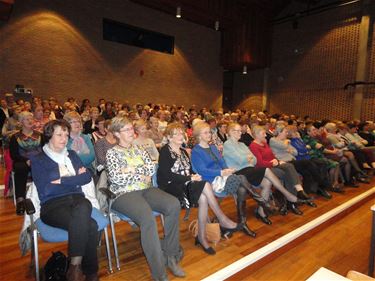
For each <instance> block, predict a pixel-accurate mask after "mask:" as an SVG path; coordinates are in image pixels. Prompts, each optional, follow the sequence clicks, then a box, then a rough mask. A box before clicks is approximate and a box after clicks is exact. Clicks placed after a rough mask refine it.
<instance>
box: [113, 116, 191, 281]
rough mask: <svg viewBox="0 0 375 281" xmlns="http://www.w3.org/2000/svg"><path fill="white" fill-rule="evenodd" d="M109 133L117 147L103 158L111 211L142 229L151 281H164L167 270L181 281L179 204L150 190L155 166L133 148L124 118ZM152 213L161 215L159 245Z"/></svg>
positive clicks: (130, 130)
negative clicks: (162, 222) (162, 234)
mask: <svg viewBox="0 0 375 281" xmlns="http://www.w3.org/2000/svg"><path fill="white" fill-rule="evenodd" d="M110 130H111V131H112V133H113V135H114V136H115V137H116V138H117V140H118V144H117V145H116V146H114V147H113V148H111V149H109V150H108V152H107V154H106V163H107V165H106V169H107V173H108V180H109V183H110V186H109V188H110V190H111V191H112V192H114V193H115V194H116V200H115V202H114V203H113V205H112V206H113V209H114V210H116V211H118V212H120V213H122V214H125V215H126V216H128V217H129V218H130V219H131V220H132V221H134V222H135V223H136V224H137V225H138V226H139V227H140V229H141V244H142V248H143V251H144V254H145V256H146V259H147V262H148V264H149V266H150V269H151V274H152V278H153V279H154V280H167V272H166V267H168V268H169V269H170V270H171V271H172V273H173V274H174V275H175V276H178V277H184V276H185V272H184V271H183V270H182V269H181V267H180V266H179V265H178V263H179V258H178V257H179V252H180V245H179V240H180V239H179V214H180V205H179V202H178V200H177V199H176V198H175V197H173V196H171V195H170V194H168V193H166V192H164V191H163V190H161V189H160V188H153V187H152V184H151V177H152V175H153V174H154V172H155V164H154V163H153V161H152V160H151V158H150V156H149V154H148V153H147V151H145V150H143V149H142V148H141V147H140V146H137V145H133V140H134V128H133V125H132V122H131V121H130V120H129V119H127V118H125V117H115V118H113V119H112V124H111V126H110ZM153 211H157V212H160V213H162V214H163V215H164V221H165V224H164V234H165V236H164V239H163V241H160V239H159V235H158V228H157V224H156V221H155V217H154V215H153V213H152V212H153Z"/></svg>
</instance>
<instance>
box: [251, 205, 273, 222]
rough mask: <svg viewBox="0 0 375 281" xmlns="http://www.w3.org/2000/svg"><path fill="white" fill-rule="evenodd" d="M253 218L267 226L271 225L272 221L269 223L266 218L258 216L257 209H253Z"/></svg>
mask: <svg viewBox="0 0 375 281" xmlns="http://www.w3.org/2000/svg"><path fill="white" fill-rule="evenodd" d="M255 217H256V218H257V219H258V220H260V221H262V222H263V223H264V224H267V225H271V224H272V221H270V220H269V219H268V216H264V217H262V216H261V215H260V214H259V209H258V208H257V209H255Z"/></svg>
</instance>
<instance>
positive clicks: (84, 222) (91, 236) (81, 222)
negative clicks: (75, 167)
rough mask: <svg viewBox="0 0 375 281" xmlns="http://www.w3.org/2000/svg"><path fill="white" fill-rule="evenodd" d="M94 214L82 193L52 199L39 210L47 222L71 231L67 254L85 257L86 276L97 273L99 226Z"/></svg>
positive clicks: (83, 260)
mask: <svg viewBox="0 0 375 281" xmlns="http://www.w3.org/2000/svg"><path fill="white" fill-rule="evenodd" d="M91 211H92V206H91V203H90V201H89V200H87V199H86V198H85V197H84V196H83V195H81V194H73V195H67V196H64V197H60V198H56V199H51V200H49V201H48V202H47V203H45V204H43V205H42V207H41V210H40V218H41V219H42V221H43V222H44V223H46V224H48V225H50V226H54V227H58V228H62V229H65V230H66V231H68V234H69V241H68V255H69V257H77V256H82V257H83V259H82V271H83V272H84V273H85V274H92V273H95V272H97V271H98V257H97V252H96V247H97V245H98V242H99V235H98V225H97V223H96V221H95V220H94V219H93V218H91Z"/></svg>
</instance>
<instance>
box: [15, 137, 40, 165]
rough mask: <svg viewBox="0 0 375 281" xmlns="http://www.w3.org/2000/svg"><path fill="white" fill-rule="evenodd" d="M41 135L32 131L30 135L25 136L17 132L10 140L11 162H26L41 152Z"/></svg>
mask: <svg viewBox="0 0 375 281" xmlns="http://www.w3.org/2000/svg"><path fill="white" fill-rule="evenodd" d="M41 144H42V135H41V134H40V133H39V132H38V131H33V133H32V134H31V135H25V134H23V133H22V131H19V132H17V133H15V134H13V135H12V137H11V138H10V144H9V149H10V155H11V157H12V160H13V161H16V162H18V161H27V160H29V159H30V158H31V157H32V156H35V155H37V154H38V153H39V152H40V151H42V145H41Z"/></svg>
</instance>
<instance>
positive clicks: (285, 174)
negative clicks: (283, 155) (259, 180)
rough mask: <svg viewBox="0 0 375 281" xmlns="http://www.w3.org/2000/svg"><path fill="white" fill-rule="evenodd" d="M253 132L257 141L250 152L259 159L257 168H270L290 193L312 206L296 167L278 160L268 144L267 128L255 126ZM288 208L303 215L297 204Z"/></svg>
mask: <svg viewBox="0 0 375 281" xmlns="http://www.w3.org/2000/svg"><path fill="white" fill-rule="evenodd" d="M252 131H253V136H254V138H255V139H254V141H253V142H252V143H251V144H250V150H251V152H252V153H253V154H254V155H255V157H256V159H257V162H256V166H255V167H265V168H270V169H271V170H272V172H273V173H274V174H276V175H277V176H278V177H279V178H280V179H281V180H283V181H284V183H285V187H286V188H287V189H288V191H289V192H290V193H292V194H294V195H296V196H297V198H298V199H300V200H302V201H304V202H305V203H307V204H310V205H311V204H312V203H313V202H310V200H311V198H310V197H308V195H306V193H305V191H304V190H303V187H302V183H301V180H300V178H299V175H298V173H297V171H296V169H295V168H294V166H293V165H292V164H290V163H286V162H284V161H279V160H278V159H276V157H275V155H274V154H273V152H272V150H271V148H270V147H269V145H268V144H267V140H266V130H265V128H264V127H262V126H254V127H253V128H252ZM287 207H288V208H289V209H290V210H291V211H292V212H293V213H295V214H296V215H302V214H303V213H302V211H301V210H299V209H298V206H297V204H295V202H291V201H288V202H287ZM284 209H285V208H284ZM283 212H284V210H283Z"/></svg>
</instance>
